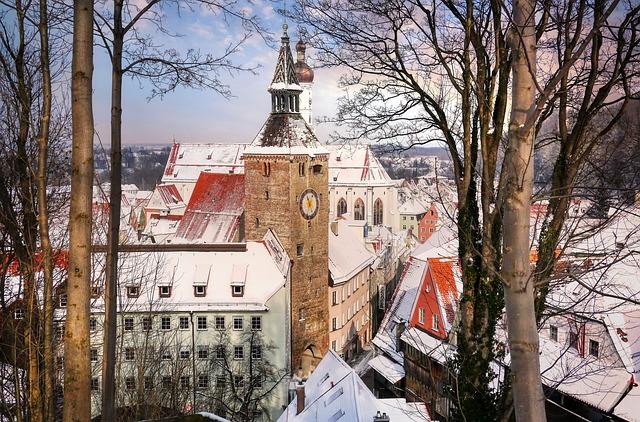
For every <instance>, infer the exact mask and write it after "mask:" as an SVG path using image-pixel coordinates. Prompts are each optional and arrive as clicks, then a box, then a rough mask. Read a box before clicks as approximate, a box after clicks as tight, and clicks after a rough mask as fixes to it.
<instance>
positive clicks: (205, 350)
mask: <svg viewBox="0 0 640 422" xmlns="http://www.w3.org/2000/svg"><path fill="white" fill-rule="evenodd" d="M198 359H209V346H198Z"/></svg>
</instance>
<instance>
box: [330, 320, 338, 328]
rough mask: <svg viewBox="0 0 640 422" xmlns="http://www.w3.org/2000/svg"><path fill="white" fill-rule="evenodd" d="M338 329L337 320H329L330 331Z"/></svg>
mask: <svg viewBox="0 0 640 422" xmlns="http://www.w3.org/2000/svg"><path fill="white" fill-rule="evenodd" d="M337 329H338V320H337V319H336V317H333V318H331V330H333V331H335V330H337Z"/></svg>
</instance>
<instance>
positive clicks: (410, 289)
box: [373, 258, 427, 363]
mask: <svg viewBox="0 0 640 422" xmlns="http://www.w3.org/2000/svg"><path fill="white" fill-rule="evenodd" d="M426 269H427V263H426V261H421V260H418V259H415V258H410V259H409V261H407V263H406V264H405V267H404V270H403V272H402V276H401V277H400V281H399V282H398V287H397V288H396V291H395V292H394V293H393V298H392V301H391V307H390V308H389V309H388V310H387V312H386V313H385V315H384V318H383V319H382V323H381V324H380V329H379V330H378V333H377V334H376V336H375V337H374V339H373V344H374V345H375V346H376V347H378V348H379V349H380V350H382V351H383V352H385V353H386V354H388V355H389V356H390V357H391V358H392V359H393V360H395V361H396V362H398V363H402V362H403V357H402V353H401V352H399V351H397V350H398V349H397V347H396V346H397V345H396V327H397V325H398V324H404V323H406V322H407V321H409V320H410V319H411V312H412V310H413V305H414V303H415V301H416V297H417V295H418V290H419V289H420V285H421V283H422V280H423V279H424V277H425V272H426Z"/></svg>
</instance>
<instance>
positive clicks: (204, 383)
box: [198, 374, 209, 390]
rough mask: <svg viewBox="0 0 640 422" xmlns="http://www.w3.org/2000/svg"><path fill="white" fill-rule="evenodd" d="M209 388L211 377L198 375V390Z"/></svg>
mask: <svg viewBox="0 0 640 422" xmlns="http://www.w3.org/2000/svg"><path fill="white" fill-rule="evenodd" d="M208 388H209V375H202V374H200V375H198V390H206V389H208Z"/></svg>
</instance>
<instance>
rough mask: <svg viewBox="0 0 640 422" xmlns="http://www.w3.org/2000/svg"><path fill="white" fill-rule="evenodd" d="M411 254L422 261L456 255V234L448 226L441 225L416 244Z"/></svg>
mask: <svg viewBox="0 0 640 422" xmlns="http://www.w3.org/2000/svg"><path fill="white" fill-rule="evenodd" d="M411 256H413V257H415V258H417V259H420V260H423V261H426V260H427V259H429V258H449V257H454V256H458V234H457V233H456V232H455V231H454V230H453V229H451V228H449V227H448V226H442V227H441V228H440V229H438V230H436V231H435V232H434V233H433V234H431V236H429V238H428V239H427V240H426V241H425V242H424V243H423V244H420V245H418V246H417V247H416V249H415V250H414V251H413V252H412V253H411Z"/></svg>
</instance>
